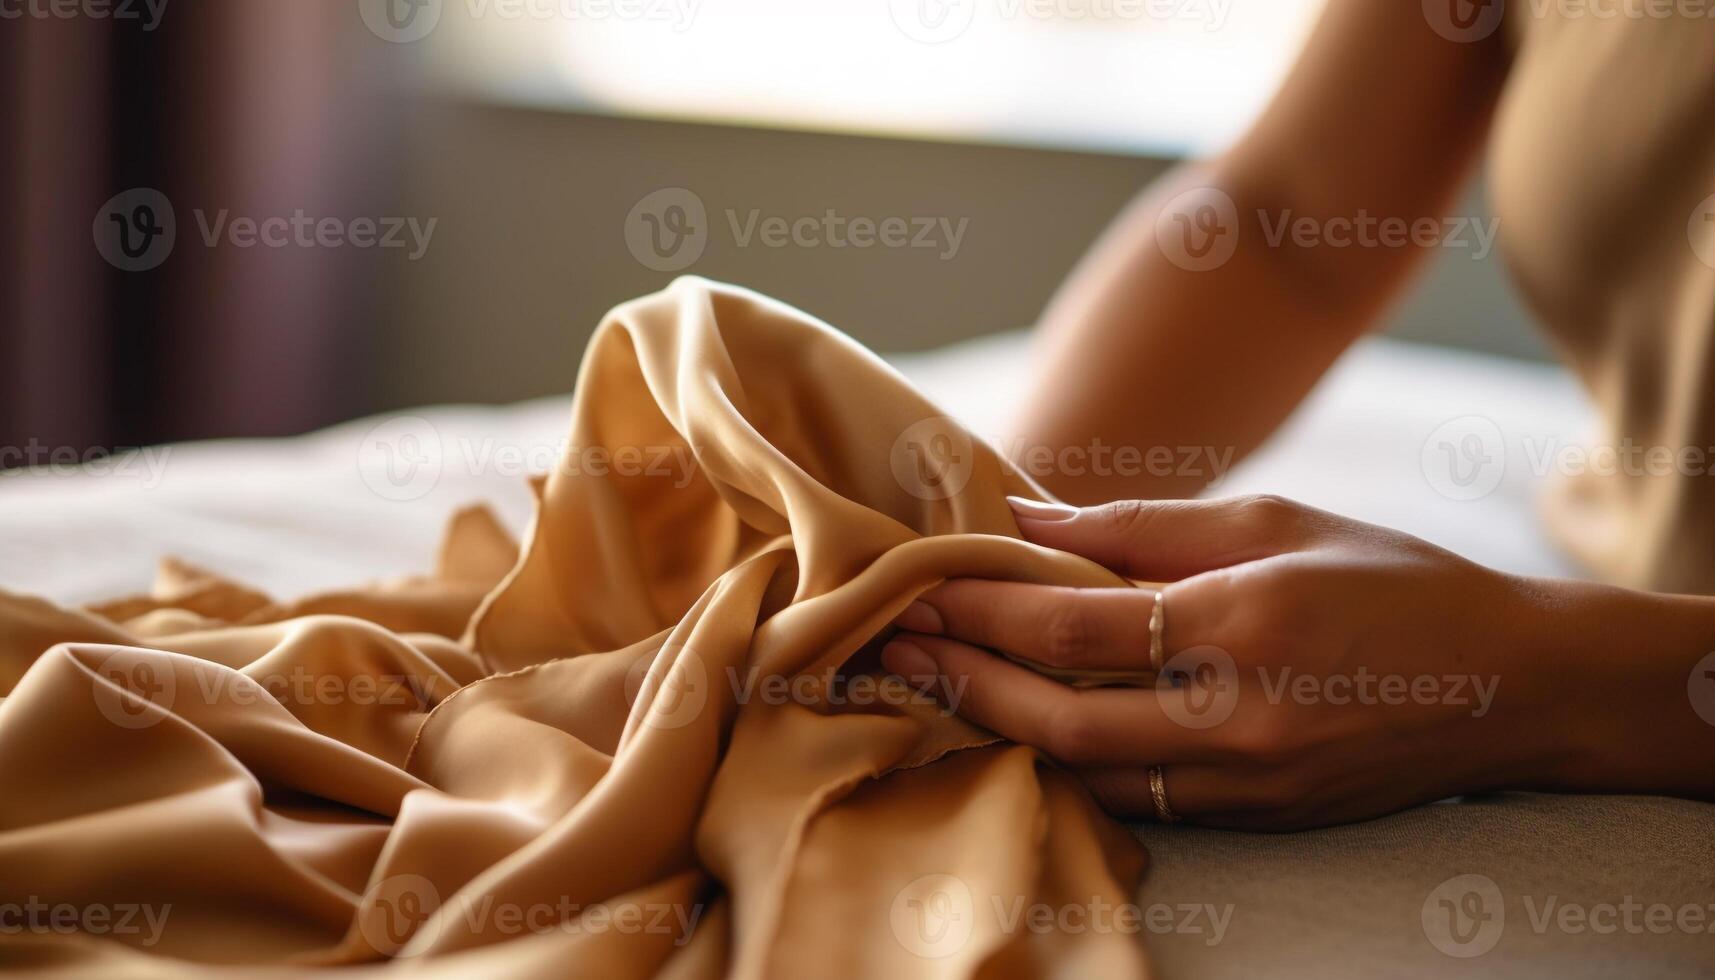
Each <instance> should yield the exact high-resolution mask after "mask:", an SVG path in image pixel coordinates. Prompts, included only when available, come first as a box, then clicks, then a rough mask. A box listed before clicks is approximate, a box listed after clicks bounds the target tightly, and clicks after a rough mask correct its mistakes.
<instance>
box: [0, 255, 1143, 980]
mask: <svg viewBox="0 0 1715 980" xmlns="http://www.w3.org/2000/svg"><path fill="white" fill-rule="evenodd" d="M566 452H567V453H568V459H567V460H566V461H565V462H566V465H562V466H558V467H556V468H555V469H554V471H553V472H552V473H550V474H549V475H548V477H547V478H546V480H545V481H544V482H542V483H541V484H540V485H539V487H538V492H539V497H540V503H539V508H538V512H537V516H536V519H535V521H534V524H533V526H532V528H531V530H530V532H529V538H528V541H527V542H526V544H525V545H524V547H523V549H522V552H521V553H520V552H519V550H518V548H517V546H516V545H515V544H514V543H513V542H512V541H511V540H510V539H509V538H508V536H507V535H506V533H505V531H504V530H502V529H501V528H500V527H499V526H498V524H496V523H495V522H494V521H493V520H492V519H491V518H490V517H489V516H488V515H487V512H486V511H484V510H481V509H472V510H469V511H466V512H464V513H462V514H460V515H459V516H458V517H457V518H456V519H455V520H454V522H453V525H452V528H451V530H450V532H449V534H448V537H447V541H446V545H445V548H444V551H443V554H442V559H441V562H440V568H439V569H438V570H437V572H436V573H435V574H434V575H432V576H427V577H424V578H420V579H413V580H409V581H404V582H394V583H388V584H383V585H379V586H376V587H373V588H369V589H365V590H358V591H351V592H344V593H335V594H329V595H323V596H317V597H312V598H309V599H305V600H302V601H299V602H297V603H292V604H286V605H281V604H277V603H275V602H273V601H271V600H270V599H268V598H267V597H266V596H263V595H260V594H257V593H255V592H253V591H250V590H247V589H244V588H242V587H240V586H238V585H235V584H233V583H230V582H226V581H222V580H220V579H219V578H217V577H215V576H213V575H211V574H209V573H207V572H204V571H201V570H198V569H195V568H190V567H187V566H183V565H179V564H174V563H167V564H165V565H164V566H163V569H162V576H161V581H160V582H159V584H158V586H157V588H156V589H155V592H154V593H153V594H152V595H151V596H149V597H146V598H140V599H131V600H125V601H121V602H116V603H112V604H109V605H105V606H101V607H97V608H94V609H89V610H69V609H61V608H57V607H55V606H53V605H51V604H49V603H46V602H43V601H40V600H36V599H30V598H25V597H20V596H13V595H6V594H3V593H0V684H4V685H5V687H4V688H0V691H4V692H5V693H6V694H7V697H6V698H5V700H4V702H3V703H0V967H4V968H9V969H27V970H35V971H52V970H59V971H65V972H68V973H78V974H84V975H90V976H102V977H108V976H162V977H169V976H171V977H178V976H186V975H196V973H197V972H198V971H199V970H213V971H217V972H221V973H226V972H231V971H234V970H240V969H251V970H281V969H284V970H288V971H292V972H298V971H303V970H307V969H310V968H323V967H347V968H351V969H355V970H359V971H363V970H375V969H401V968H403V969H406V970H407V971H409V972H413V973H423V974H430V975H446V976H449V977H452V976H457V977H467V976H556V977H558V976H575V975H590V976H600V977H625V976H650V975H665V976H677V977H714V976H728V975H731V976H744V977H752V976H771V977H774V976H777V977H801V976H889V977H892V976H992V977H1004V976H1035V975H1050V974H1051V975H1065V976H1096V975H1100V976H1136V975H1141V974H1144V973H1145V972H1146V968H1145V965H1144V961H1143V956H1142V951H1141V949H1140V947H1139V945H1138V943H1137V941H1136V938H1135V935H1134V934H1133V931H1131V930H1126V929H1123V928H1122V929H1114V928H1102V927H1101V924H1100V923H1099V922H1098V923H1095V924H1093V925H1091V924H1086V923H1082V921H1081V920H1080V921H1079V922H1077V923H1074V927H1073V928H1070V929H1062V928H1054V927H1050V928H1043V927H1042V925H1043V922H1044V921H1045V920H1043V919H1042V918H1040V917H1034V916H1032V915H1029V914H1025V915H1021V914H1020V913H1021V912H1026V913H1028V912H1029V910H1033V909H1035V910H1040V909H1044V908H1046V909H1048V910H1057V909H1064V908H1078V909H1095V910H1100V909H1102V908H1109V909H1111V908H1113V907H1115V906H1120V905H1123V904H1124V903H1128V902H1130V901H1132V899H1133V896H1134V894H1135V889H1136V885H1137V882H1138V879H1139V876H1140V874H1141V872H1142V868H1143V863H1144V855H1143V853H1142V850H1141V848H1140V847H1139V845H1138V844H1137V843H1136V841H1135V840H1134V839H1133V838H1132V837H1131V835H1130V834H1129V833H1127V832H1126V831H1125V830H1124V828H1122V827H1120V826H1119V825H1117V824H1115V823H1113V822H1112V821H1110V820H1108V819H1107V818H1106V817H1105V816H1103V815H1102V814H1101V813H1100V812H1099V811H1098V810H1097V809H1096V808H1095V807H1094V806H1093V804H1092V803H1091V801H1090V800H1089V798H1088V797H1087V796H1086V795H1085V793H1084V792H1083V791H1082V789H1081V787H1080V786H1079V785H1078V784H1077V782H1076V781H1075V780H1074V779H1073V778H1072V777H1071V776H1069V775H1068V774H1066V773H1065V772H1063V771H1060V770H1058V769H1056V768H1054V767H1053V766H1052V765H1051V764H1049V763H1047V762H1046V761H1044V760H1043V759H1042V758H1041V757H1040V756H1039V755H1038V754H1037V753H1036V752H1034V751H1033V750H1031V749H1029V748H1025V747H1021V746H1016V745H1011V744H1006V743H1001V742H998V741H997V740H996V739H995V737H994V736H992V735H990V734H989V733H986V732H983V731H981V730H978V729H976V728H974V727H972V726H970V725H968V724H966V723H964V722H963V721H961V720H959V719H958V718H957V717H956V716H952V715H950V714H948V713H945V712H943V711H942V710H941V709H940V708H939V707H938V706H937V705H935V704H934V703H932V702H930V701H928V700H927V699H925V698H923V697H921V696H917V695H914V694H913V692H912V691H911V690H910V688H908V687H907V686H906V685H904V684H902V683H901V682H900V681H899V680H898V679H896V678H888V677H885V676H884V675H883V674H882V672H881V671H880V670H879V668H878V667H877V666H876V665H875V655H874V643H873V642H872V639H873V638H874V637H876V635H877V634H878V633H879V632H881V631H883V630H884V629H885V628H886V626H887V624H888V622H889V620H890V619H891V618H892V617H893V616H895V615H896V614H898V613H899V612H900V611H901V610H902V609H903V608H904V607H905V606H906V605H907V604H908V603H909V602H910V601H911V600H912V599H913V597H915V596H916V595H918V594H919V593H921V592H923V591H924V590H926V589H928V588H930V587H932V586H934V585H935V584H936V583H938V582H940V581H941V580H943V579H945V578H948V577H950V576H980V577H988V578H1006V579H1015V580H1022V581H1032V582H1048V583H1061V584H1066V585H1083V586H1113V585H1117V584H1120V582H1119V580H1118V579H1116V578H1115V577H1114V576H1113V575H1112V574H1110V573H1109V572H1107V571H1105V570H1103V569H1101V568H1098V567H1096V566H1094V565H1092V564H1090V563H1088V562H1086V561H1084V560H1082V559H1079V558H1076V557H1073V556H1070V555H1065V554H1059V553H1055V552H1050V551H1046V550H1044V549H1041V548H1037V547H1035V546H1032V545H1029V544H1026V543H1024V542H1023V541H1020V540H1019V539H1018V538H1017V528H1016V526H1015V525H1014V523H1013V520H1012V516H1011V513H1010V511H1009V509H1008V507H1007V505H1006V503H1005V500H1004V499H1003V498H1004V496H1005V495H1006V494H1008V493H1021V494H1033V493H1039V491H1037V490H1036V489H1035V488H1034V487H1033V486H1032V485H1031V484H1030V482H1029V481H1028V480H1027V479H1026V478H1024V477H1023V476H1021V475H1019V474H1017V473H1016V472H1015V471H1013V470H1012V469H1011V468H1010V467H1009V466H1008V465H1007V464H1006V463H1005V462H1004V461H1002V460H1001V459H1000V458H998V457H997V456H996V455H995V454H994V453H993V452H992V451H991V450H990V449H989V448H987V447H986V446H984V445H982V444H981V443H980V442H979V441H976V440H972V439H971V438H970V437H969V436H967V435H965V434H964V433H963V432H962V431H960V430H958V429H957V428H956V427H954V426H951V425H950V424H949V423H947V422H946V420H944V419H941V418H939V413H938V412H937V411H936V410H935V408H934V407H933V406H931V405H930V404H928V403H927V402H926V401H924V400H923V399H922V398H920V397H919V396H917V395H916V394H915V393H914V392H912V391H911V389H910V388H909V387H908V386H907V385H906V383H905V382H904V381H903V380H902V379H901V378H900V377H899V376H898V375H897V374H895V373H894V372H893V371H892V370H891V369H890V368H889V367H887V366H886V365H885V364H884V363H882V362H881V361H880V360H878V359H877V358H875V357H874V356H873V355H871V354H869V353H868V352H866V351H864V350H862V349H861V348H860V347H858V346H857V345H856V344H854V343H852V342H851V341H850V340H848V339H846V338H845V337H843V336H842V335H840V334H838V333H837V332H835V331H834V330H832V329H830V328H828V327H826V326H824V325H822V324H820V323H817V322H815V321H813V320H811V319H810V318H808V317H806V316H804V315H803V314H801V313H798V312H797V311H794V310H792V309H789V308H787V307H785V306H782V305H780V304H778V303H774V302H772V301H769V300H767V299H764V298H762V297H759V296H756V295H754V294H751V293H748V292H745V291H742V290H738V289H734V288H730V287H724V286H717V285H712V284H710V283H707V282H704V281H701V280H696V279H682V280H680V281H679V282H677V283H676V284H675V285H674V286H673V287H671V288H670V289H668V290H667V291H665V292H663V293H661V294H658V295H655V296H651V297H646V298H644V299H641V300H637V301H634V302H632V303H629V304H627V305H624V306H622V307H620V308H618V309H617V310H615V311H614V312H613V314H611V316H610V317H609V319H608V321H607V322H606V323H605V324H604V325H603V326H602V328H601V329H600V330H599V331H598V333H597V334H596V337H595V339H594V340H593V341H592V344H591V347H590V350H589V353H588V356H587V357H586V358H585V361H584V364H583V367H582V370H581V374H580V377H579V383H578V389H577V395H576V403H575V408H574V412H573V418H572V430H571V437H570V440H569V447H568V449H567V450H566ZM571 454H578V455H577V457H576V458H575V459H574V458H571ZM598 461H599V465H592V464H595V463H597V462H598ZM836 671H837V673H836ZM56 910H58V914H59V915H60V916H61V918H59V919H55V918H54V917H55V915H56ZM67 910H69V911H67ZM127 916H128V917H129V920H128V921H129V925H130V926H131V928H129V929H121V928H119V927H118V922H119V920H120V919H121V918H124V917H127ZM1110 921H1111V920H1110ZM68 924H69V925H68ZM62 926H63V928H62Z"/></svg>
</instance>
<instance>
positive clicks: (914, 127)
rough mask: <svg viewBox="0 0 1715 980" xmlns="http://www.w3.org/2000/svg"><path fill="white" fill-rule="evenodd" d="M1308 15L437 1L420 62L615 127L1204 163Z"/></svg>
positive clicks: (1312, 6)
mask: <svg viewBox="0 0 1715 980" xmlns="http://www.w3.org/2000/svg"><path fill="white" fill-rule="evenodd" d="M1323 2H1324V0H447V8H446V10H445V13H444V16H443V23H442V24H441V26H440V28H439V29H438V30H437V32H436V36H435V40H434V43H433V51H434V60H435V63H436V65H437V66H438V68H439V69H440V70H441V71H442V72H443V74H444V77H445V78H447V79H449V80H450V81H452V83H453V84H455V85H458V86H461V87H464V88H475V89H476V90H478V91H480V92H482V93H484V94H486V95H489V96H493V97H499V98H505V99H509V100H513V101H524V102H530V103H539V104H548V105H564V106H570V107H576V108H579V109H584V110H589V111H598V112H611V113H615V114H624V115H641V116H655V117H665V118H675V119H694V120H707V121H717V122H731V123H744V124H760V125H771V126H786V127H798V128H811V129H819V130H834V131H845V132H862V133H875V134H884V135H897V136H913V137H929V138H937V139H954V140H975V141H1000V142H1009V143H1025V144H1032V145H1050V146H1062V147H1072V148H1086V149H1106V150H1121V151H1135V152H1151V153H1174V154H1178V153H1208V152H1211V151H1214V150H1218V149H1219V148H1221V147H1222V146H1224V145H1225V144H1226V143H1228V142H1229V141H1231V140H1232V139H1233V138H1234V137H1235V136H1237V135H1238V134H1239V132H1240V131H1242V129H1243V128H1244V127H1245V126H1246V125H1247V124H1248V123H1249V121H1250V120H1251V118H1252V117H1253V116H1254V115H1255V114H1256V113H1257V111H1259V110H1260V109H1261V108H1262V105H1263V103H1264V102H1265V101H1266V100H1267V98H1268V96H1269V95H1270V93H1271V92H1272V91H1273V89H1274V87H1275V86H1276V85H1277V84H1278V83H1279V80H1280V78H1281V76H1282V75H1283V73H1284V72H1285V71H1286V69H1287V68H1288V67H1289V65H1290V64H1291V61H1292V58H1293V56H1294V55H1295V54H1296V53H1297V51H1298V49H1299V47H1300V46H1301V44H1302V42H1303V40H1304V37H1305V35H1306V33H1307V32H1308V30H1309V28H1310V26H1311V24H1312V22H1313V21H1314V19H1315V17H1316V14H1317V13H1318V12H1319V11H1320V9H1321V7H1322V3H1323Z"/></svg>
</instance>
